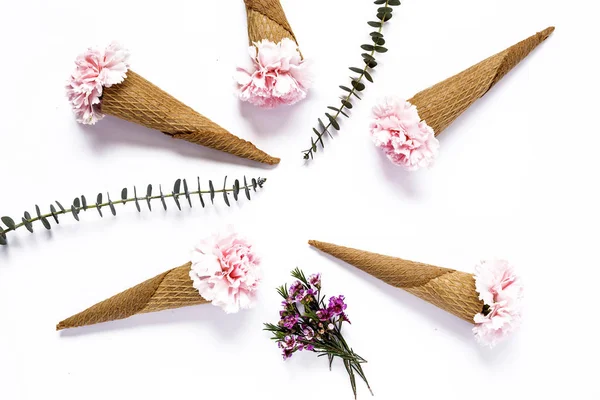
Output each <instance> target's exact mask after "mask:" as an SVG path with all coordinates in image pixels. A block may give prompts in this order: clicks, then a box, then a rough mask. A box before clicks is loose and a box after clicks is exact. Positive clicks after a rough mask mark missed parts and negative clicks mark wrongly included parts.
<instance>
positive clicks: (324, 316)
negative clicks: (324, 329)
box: [317, 309, 331, 321]
mask: <svg viewBox="0 0 600 400" xmlns="http://www.w3.org/2000/svg"><path fill="white" fill-rule="evenodd" d="M317 317H318V318H319V320H321V321H327V320H328V319H330V318H331V314H330V312H329V310H328V309H321V310H319V311H317Z"/></svg>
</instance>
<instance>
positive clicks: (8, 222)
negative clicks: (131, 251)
mask: <svg viewBox="0 0 600 400" xmlns="http://www.w3.org/2000/svg"><path fill="white" fill-rule="evenodd" d="M266 181H267V180H266V179H265V178H256V179H255V178H252V181H251V183H250V184H248V180H247V179H246V177H245V176H244V186H241V185H240V181H239V180H238V179H236V180H235V183H234V185H233V186H231V187H229V188H228V187H227V177H225V183H224V185H223V189H221V190H215V188H214V185H213V182H212V181H211V180H209V181H208V185H209V187H210V190H204V191H203V190H202V189H201V188H200V177H198V190H197V191H194V192H190V190H189V186H188V184H187V181H186V180H185V179H183V180H181V179H178V180H177V181H176V182H175V185H174V186H173V192H172V193H171V194H167V195H165V194H163V191H162V187H161V186H159V192H160V193H159V194H157V195H153V187H152V185H148V187H147V189H146V195H145V196H143V197H138V194H137V188H136V187H135V186H134V187H133V193H134V197H133V198H128V196H127V193H128V190H127V188H123V190H121V198H120V200H117V201H112V200H111V198H110V194H109V193H107V194H106V201H104V196H103V194H102V193H98V195H97V196H96V202H95V204H88V203H87V200H86V198H85V196H81V197H75V199H73V203H72V204H71V206H70V207H69V208H68V209H66V208H65V207H63V206H62V204H61V203H59V202H58V201H56V202H55V203H56V205H57V206H58V209H56V207H55V206H54V204H50V206H49V210H50V211H49V212H48V213H47V214H42V212H41V210H40V207H39V206H37V205H36V206H35V211H36V215H37V216H36V217H32V216H31V214H30V213H29V212H28V211H25V212H24V213H23V217H22V218H21V222H20V223H19V224H17V223H15V221H14V220H13V219H12V218H11V217H8V216H4V217H1V218H0V221H2V223H3V224H4V225H2V224H0V245H6V244H7V243H8V239H7V236H6V234H7V233H8V232H12V231H15V230H17V229H19V228H21V227H25V228H26V229H27V230H28V231H29V232H32V233H33V230H34V229H33V228H34V225H33V223H34V222H36V221H40V222H41V224H42V225H43V226H44V228H46V229H48V230H50V229H52V225H51V224H50V220H48V218H52V219H53V220H54V222H55V223H56V224H59V216H62V215H65V214H69V213H70V214H71V215H72V216H73V218H75V220H76V221H79V218H80V215H79V214H80V213H81V211H87V210H89V209H92V208H94V209H96V210H97V211H98V214H99V215H100V217H104V214H103V213H102V208H103V207H108V208H109V209H110V212H111V214H112V215H113V216H115V215H117V209H116V207H115V204H127V203H131V202H133V203H135V207H136V209H137V210H138V212H141V211H142V209H141V207H140V203H139V202H140V201H145V202H146V203H147V204H148V209H149V210H150V211H152V205H151V203H152V201H154V200H158V199H160V201H161V204H162V206H163V208H164V209H165V210H167V202H166V199H167V198H172V199H173V201H174V202H175V204H176V205H177V208H178V209H179V210H181V204H180V202H179V197H180V196H184V197H185V198H186V200H187V201H188V204H189V206H190V207H192V195H196V194H197V195H198V196H199V198H200V204H201V205H202V208H204V207H205V206H206V204H205V203H204V199H203V197H202V194H208V193H210V196H211V202H212V203H213V204H214V201H213V200H214V197H215V193H223V199H224V201H225V204H227V206H229V207H230V206H231V204H230V201H229V193H230V192H231V193H233V198H234V200H235V201H238V198H239V196H238V195H239V193H240V191H241V190H243V191H244V193H245V194H246V198H247V199H248V200H251V196H250V189H251V188H252V189H253V190H254V191H255V192H256V189H257V188H262V187H263V185H264V183H265V182H266ZM182 184H183V191H182V190H181V189H182V187H181V185H182ZM4 226H6V227H4Z"/></svg>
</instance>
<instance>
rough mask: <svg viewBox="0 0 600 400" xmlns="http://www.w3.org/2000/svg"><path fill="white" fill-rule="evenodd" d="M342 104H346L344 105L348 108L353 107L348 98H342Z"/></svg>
mask: <svg viewBox="0 0 600 400" xmlns="http://www.w3.org/2000/svg"><path fill="white" fill-rule="evenodd" d="M342 104H343V105H344V107H346V108H347V109H351V108H352V107H353V106H352V103H350V102H349V101H348V100H345V99H342Z"/></svg>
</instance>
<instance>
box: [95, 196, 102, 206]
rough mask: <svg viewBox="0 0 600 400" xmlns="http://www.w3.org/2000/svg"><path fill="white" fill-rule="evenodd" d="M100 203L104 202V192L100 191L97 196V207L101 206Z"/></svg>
mask: <svg viewBox="0 0 600 400" xmlns="http://www.w3.org/2000/svg"><path fill="white" fill-rule="evenodd" d="M100 204H102V193H98V196H96V207H98V208H100Z"/></svg>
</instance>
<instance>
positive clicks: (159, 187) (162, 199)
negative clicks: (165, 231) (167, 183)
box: [158, 185, 167, 211]
mask: <svg viewBox="0 0 600 400" xmlns="http://www.w3.org/2000/svg"><path fill="white" fill-rule="evenodd" d="M158 190H159V191H160V202H161V203H162V205H163V208H164V209H165V211H167V202H166V201H165V195H164V194H163V191H162V185H158Z"/></svg>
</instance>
